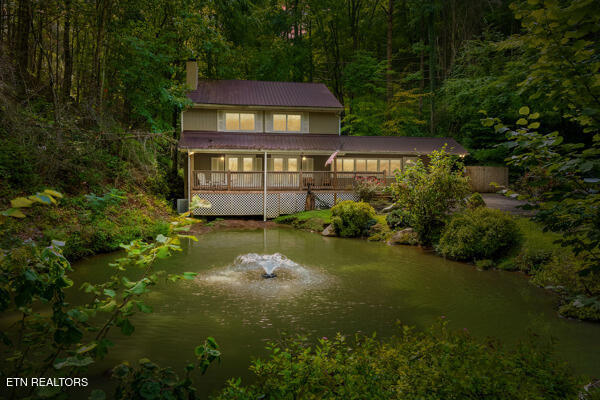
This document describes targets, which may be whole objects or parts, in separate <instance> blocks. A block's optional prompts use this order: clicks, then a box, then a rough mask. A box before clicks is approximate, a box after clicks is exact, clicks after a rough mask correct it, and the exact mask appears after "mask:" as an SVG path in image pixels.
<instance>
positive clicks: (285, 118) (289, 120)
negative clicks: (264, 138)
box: [273, 114, 302, 132]
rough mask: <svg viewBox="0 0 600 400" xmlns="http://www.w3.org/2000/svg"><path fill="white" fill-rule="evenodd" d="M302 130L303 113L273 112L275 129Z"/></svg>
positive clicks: (285, 130)
mask: <svg viewBox="0 0 600 400" xmlns="http://www.w3.org/2000/svg"><path fill="white" fill-rule="evenodd" d="M301 130H302V115H300V114H273V131H275V132H300V131H301Z"/></svg>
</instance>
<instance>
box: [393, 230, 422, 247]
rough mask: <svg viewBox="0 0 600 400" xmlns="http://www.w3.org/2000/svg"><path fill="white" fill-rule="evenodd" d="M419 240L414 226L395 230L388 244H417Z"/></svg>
mask: <svg viewBox="0 0 600 400" xmlns="http://www.w3.org/2000/svg"><path fill="white" fill-rule="evenodd" d="M418 242H419V240H418V235H417V232H415V231H414V229H413V228H405V229H402V230H401V231H398V232H394V234H393V235H392V237H391V238H390V240H388V244H410V245H415V244H417V243H418Z"/></svg>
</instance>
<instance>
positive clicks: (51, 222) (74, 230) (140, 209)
mask: <svg viewBox="0 0 600 400" xmlns="http://www.w3.org/2000/svg"><path fill="white" fill-rule="evenodd" d="M170 213H171V210H170V209H169V207H168V205H167V204H166V202H165V201H164V200H160V199H156V198H154V197H153V196H150V195H147V194H144V193H136V194H128V195H124V194H123V193H122V192H120V191H117V190H115V189H113V190H110V191H108V192H105V193H104V194H103V195H102V196H97V195H94V194H90V195H82V196H81V195H79V196H65V197H64V198H63V199H62V200H61V201H60V203H59V204H57V205H56V206H55V207H44V208H40V209H38V210H37V212H36V213H35V215H33V216H31V217H30V218H10V219H6V220H5V221H4V222H3V223H2V224H0V237H1V239H0V246H1V247H2V248H6V247H10V246H13V245H18V244H19V243H20V241H21V240H23V239H32V240H35V241H36V242H37V243H38V244H39V245H42V246H45V245H49V244H50V243H51V241H52V240H59V241H62V242H64V243H65V245H64V246H63V247H62V253H63V255H64V256H65V257H66V258H67V259H68V260H69V261H74V260H77V259H79V258H82V257H86V256H90V255H94V254H98V253H104V252H109V251H114V250H118V249H120V244H121V243H129V242H131V241H132V240H135V239H139V238H144V239H149V238H155V237H156V236H157V235H158V234H163V235H165V234H167V232H168V230H169V219H170V216H171V214H170Z"/></svg>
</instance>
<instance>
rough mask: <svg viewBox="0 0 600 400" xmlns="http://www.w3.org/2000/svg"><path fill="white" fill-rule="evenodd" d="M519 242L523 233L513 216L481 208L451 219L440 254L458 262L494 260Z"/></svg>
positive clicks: (441, 244)
mask: <svg viewBox="0 0 600 400" xmlns="http://www.w3.org/2000/svg"><path fill="white" fill-rule="evenodd" d="M520 240H521V233H520V231H519V228H518V226H517V224H516V222H515V220H514V218H513V217H512V216H510V215H509V214H507V213H505V212H502V211H500V210H493V209H490V208H483V207H480V208H476V209H474V210H466V211H465V212H463V213H458V214H455V215H453V216H452V218H451V219H450V222H449V223H448V225H446V227H445V228H444V230H443V232H442V236H441V238H440V242H439V244H438V246H437V251H438V252H439V253H440V254H442V255H443V256H445V257H449V258H453V259H455V260H465V261H474V260H478V259H492V260H495V259H498V258H500V257H501V256H503V255H504V254H506V252H508V251H510V250H512V249H514V248H516V246H518V245H519V243H520Z"/></svg>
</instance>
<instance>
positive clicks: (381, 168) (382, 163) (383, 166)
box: [379, 160, 391, 175]
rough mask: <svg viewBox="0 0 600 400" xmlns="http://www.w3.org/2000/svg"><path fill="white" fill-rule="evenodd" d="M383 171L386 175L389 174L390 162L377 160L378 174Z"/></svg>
mask: <svg viewBox="0 0 600 400" xmlns="http://www.w3.org/2000/svg"><path fill="white" fill-rule="evenodd" d="M383 171H385V173H386V174H387V175H390V174H391V171H390V160H379V172H383Z"/></svg>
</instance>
